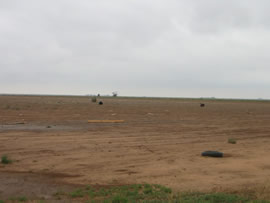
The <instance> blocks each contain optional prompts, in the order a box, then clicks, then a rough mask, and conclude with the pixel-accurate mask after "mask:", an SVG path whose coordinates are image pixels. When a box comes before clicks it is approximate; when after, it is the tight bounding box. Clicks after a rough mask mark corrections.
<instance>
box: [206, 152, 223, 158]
mask: <svg viewBox="0 0 270 203" xmlns="http://www.w3.org/2000/svg"><path fill="white" fill-rule="evenodd" d="M202 156H210V157H223V153H222V152H218V151H204V152H202Z"/></svg>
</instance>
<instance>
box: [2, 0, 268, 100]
mask: <svg viewBox="0 0 270 203" xmlns="http://www.w3.org/2000/svg"><path fill="white" fill-rule="evenodd" d="M269 10H270V1H268V0H260V1H254V0H238V1H235V0H220V1H217V0H204V1H200V0H168V1H164V0H146V1H145V0H114V1H111V0H99V1H93V0H78V1H75V0H57V1H55V0H46V1H44V0H23V1H22V0H8V1H7V0H0V92H2V93H49V94H87V93H101V94H107V93H111V92H112V91H114V90H117V91H119V93H120V95H140V96H180V97H181V96H182V97H189V96H191V97H201V96H203V97H208V96H215V97H237V98H241V97H242V98H258V97H262V98H270V91H268V90H269V88H270V69H269V67H268V66H269V64H270V63H269V62H270V59H269V56H268V55H269V54H268V53H269V49H270V12H269Z"/></svg>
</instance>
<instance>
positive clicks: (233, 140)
mask: <svg viewBox="0 0 270 203" xmlns="http://www.w3.org/2000/svg"><path fill="white" fill-rule="evenodd" d="M228 143H230V144H236V139H234V138H229V139H228Z"/></svg>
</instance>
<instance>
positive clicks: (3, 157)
mask: <svg viewBox="0 0 270 203" xmlns="http://www.w3.org/2000/svg"><path fill="white" fill-rule="evenodd" d="M1 163H2V164H10V163H12V160H10V159H9V158H8V156H7V155H3V156H2V157H1Z"/></svg>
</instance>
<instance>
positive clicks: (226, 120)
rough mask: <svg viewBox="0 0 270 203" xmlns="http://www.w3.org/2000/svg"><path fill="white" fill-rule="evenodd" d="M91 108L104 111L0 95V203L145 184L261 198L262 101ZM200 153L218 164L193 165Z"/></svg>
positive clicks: (118, 102) (265, 121)
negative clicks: (214, 153)
mask: <svg viewBox="0 0 270 203" xmlns="http://www.w3.org/2000/svg"><path fill="white" fill-rule="evenodd" d="M98 100H102V101H103V102H104V104H103V105H98V104H97V103H93V102H91V99H90V98H89V97H56V96H55V97H53V96H0V155H4V154H6V155H8V157H10V158H11V159H12V160H13V162H12V164H7V165H4V164H0V197H2V198H7V197H9V196H12V195H19V194H21V195H30V196H39V197H44V198H45V199H46V198H49V197H50V195H52V194H53V193H54V192H56V191H58V190H59V188H64V189H67V190H71V189H72V188H74V187H77V186H78V185H119V184H133V183H145V182H147V183H157V184H162V185H165V186H169V187H171V188H172V189H173V190H174V191H202V192H209V191H229V192H234V191H240V190H250V191H253V192H254V191H255V192H257V193H258V194H260V193H261V195H265V194H266V192H265V191H266V190H267V189H268V187H269V183H270V155H269V154H270V102H266V101H253V102H252V101H222V100H220V101H218V100H203V101H200V100H188V99H151V98H120V97H119V98H102V97H101V98H98ZM201 102H203V103H205V104H206V106H205V107H200V103H201ZM91 119H93V120H99V119H106V120H109V119H116V120H124V123H88V122H87V121H88V120H91ZM228 138H234V139H236V140H237V144H229V143H227V140H228ZM205 150H218V151H221V152H224V154H225V155H226V157H224V158H206V157H202V156H201V152H203V151H205Z"/></svg>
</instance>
